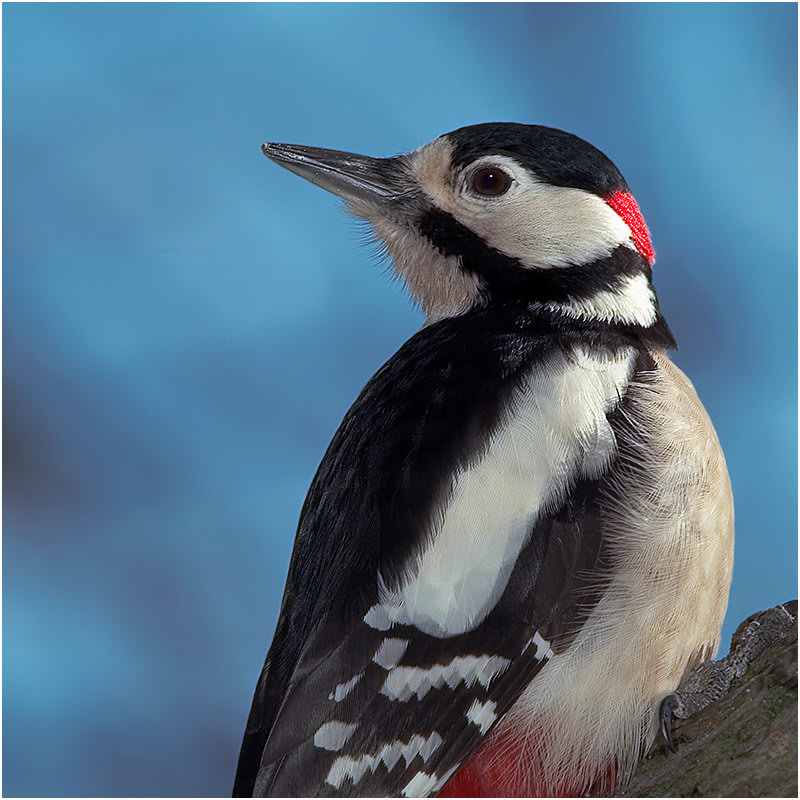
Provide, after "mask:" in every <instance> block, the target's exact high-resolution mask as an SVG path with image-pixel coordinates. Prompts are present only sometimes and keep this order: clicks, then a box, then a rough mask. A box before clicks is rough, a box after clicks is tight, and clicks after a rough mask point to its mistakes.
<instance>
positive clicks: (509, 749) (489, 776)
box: [437, 732, 617, 797]
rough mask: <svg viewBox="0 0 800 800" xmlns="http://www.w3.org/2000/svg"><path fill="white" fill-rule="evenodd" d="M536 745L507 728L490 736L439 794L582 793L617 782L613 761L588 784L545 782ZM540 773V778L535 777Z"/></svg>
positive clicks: (564, 794) (477, 795) (534, 795)
mask: <svg viewBox="0 0 800 800" xmlns="http://www.w3.org/2000/svg"><path fill="white" fill-rule="evenodd" d="M535 750H536V748H534V747H532V746H530V743H529V741H526V740H525V739H524V738H521V737H519V736H514V735H513V734H510V733H508V732H504V733H503V734H501V735H497V736H490V738H489V739H488V740H487V741H486V742H484V743H483V744H482V745H481V747H480V748H478V750H477V751H476V752H475V754H474V755H473V756H472V758H470V760H469V761H467V763H466V764H464V766H463V767H462V768H461V769H460V770H459V771H458V772H457V773H456V774H455V775H454V776H453V777H452V778H451V779H450V780H449V781H448V782H447V784H446V785H445V786H444V788H443V789H442V791H441V792H439V794H438V795H437V796H438V797H585V796H587V795H588V794H594V792H595V790H596V789H598V788H601V787H602V788H606V789H610V788H611V787H613V786H614V784H615V782H616V773H617V769H616V765H613V764H612V765H610V766H609V767H608V769H606V770H605V771H604V772H603V773H602V774H600V775H598V776H597V778H596V779H595V780H594V781H592V782H591V785H590V786H586V785H578V784H570V783H569V782H568V781H564V782H560V783H558V785H556V786H547V785H545V784H544V782H543V781H542V780H541V776H542V774H543V770H542V769H541V768H539V767H538V766H537V764H536V761H537V756H536V755H534V753H535ZM537 777H539V780H537Z"/></svg>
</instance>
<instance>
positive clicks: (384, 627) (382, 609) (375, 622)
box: [364, 603, 394, 631]
mask: <svg viewBox="0 0 800 800" xmlns="http://www.w3.org/2000/svg"><path fill="white" fill-rule="evenodd" d="M364 622H366V623H367V625H369V626H370V628H375V630H378V631H388V630H389V628H391V627H392V625H394V622H393V621H392V618H391V617H390V616H389V611H388V609H387V608H386V606H384V605H381V604H380V603H378V604H377V605H374V606H372V608H370V610H369V611H367V613H366V614H365V615H364Z"/></svg>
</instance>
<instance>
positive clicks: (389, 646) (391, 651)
mask: <svg viewBox="0 0 800 800" xmlns="http://www.w3.org/2000/svg"><path fill="white" fill-rule="evenodd" d="M407 648H408V639H384V640H383V642H381V646H380V647H379V648H378V652H377V653H375V655H374V656H373V657H372V660H373V661H374V662H375V663H376V664H377V665H378V666H379V667H383V668H384V669H391V668H392V667H396V666H397V664H398V663H399V661H400V659H401V658H402V657H403V654H404V653H405V652H406V649H407Z"/></svg>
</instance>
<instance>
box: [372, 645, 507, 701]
mask: <svg viewBox="0 0 800 800" xmlns="http://www.w3.org/2000/svg"><path fill="white" fill-rule="evenodd" d="M510 663H511V662H510V661H509V660H508V659H507V658H502V657H501V656H456V657H455V658H454V659H453V660H452V661H451V662H450V663H449V664H436V665H435V666H433V667H430V668H427V669H424V668H422V667H395V668H394V669H392V670H391V671H390V672H389V674H388V675H387V676H386V680H384V682H383V686H381V694H384V695H386V696H387V697H389V698H391V699H392V700H400V701H403V702H405V701H407V700H410V699H411V698H412V697H414V696H416V697H418V698H422V697H424V696H425V695H426V694H427V693H428V692H429V691H430V690H431V689H439V688H441V687H442V686H449V687H450V688H451V689H454V688H455V687H456V686H458V685H459V684H461V683H463V684H464V685H465V686H473V685H474V684H476V683H479V684H480V685H481V686H483V687H484V688H486V687H488V685H489V681H491V680H492V678H494V677H495V675H498V674H499V673H501V672H504V671H505V670H506V669H507V668H508V665H509V664H510Z"/></svg>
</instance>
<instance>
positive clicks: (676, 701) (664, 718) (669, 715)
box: [658, 694, 680, 753]
mask: <svg viewBox="0 0 800 800" xmlns="http://www.w3.org/2000/svg"><path fill="white" fill-rule="evenodd" d="M678 706H680V698H679V697H678V695H677V694H668V695H667V696H666V697H665V698H664V699H663V700H662V701H661V706H660V707H659V709H658V720H659V724H660V727H661V735H662V736H663V737H664V741H665V742H666V745H667V749H668V750H669V751H670V753H675V752H677V749H678V748H677V747H675V742H674V741H673V740H672V721H673V719H674V717H675V709H677V708H678Z"/></svg>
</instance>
